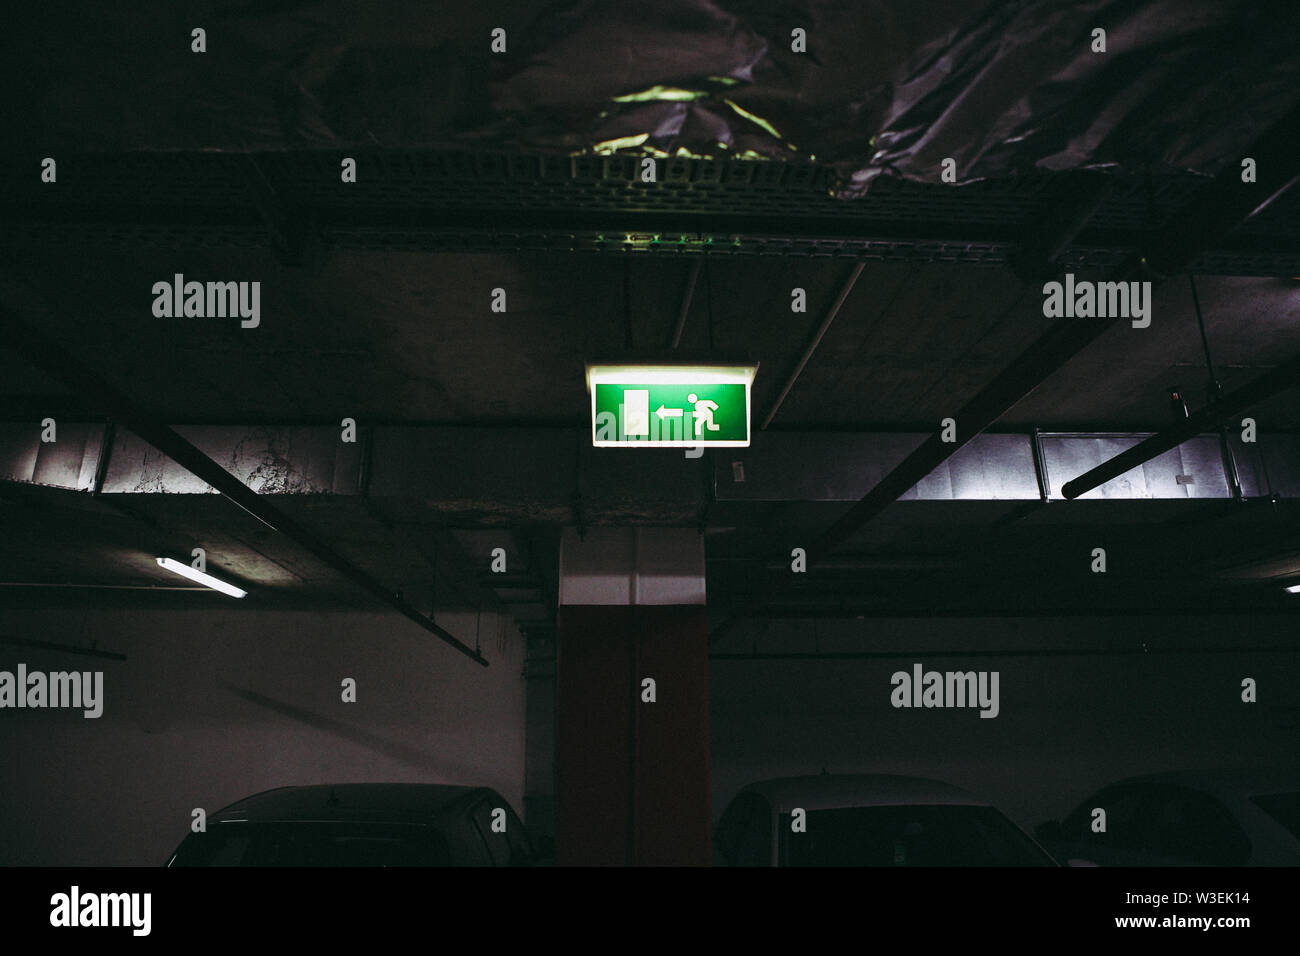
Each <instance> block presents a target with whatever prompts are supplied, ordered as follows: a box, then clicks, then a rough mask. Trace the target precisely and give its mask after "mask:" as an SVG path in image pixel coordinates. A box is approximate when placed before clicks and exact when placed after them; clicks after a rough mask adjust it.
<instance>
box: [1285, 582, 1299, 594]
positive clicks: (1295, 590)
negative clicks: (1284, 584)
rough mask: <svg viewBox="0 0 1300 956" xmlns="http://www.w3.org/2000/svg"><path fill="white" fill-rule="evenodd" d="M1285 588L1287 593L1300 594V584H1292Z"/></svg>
mask: <svg viewBox="0 0 1300 956" xmlns="http://www.w3.org/2000/svg"><path fill="white" fill-rule="evenodd" d="M1286 590H1287V593H1288V594H1300V584H1293V585H1291V586H1290V587H1289V588H1287V589H1286Z"/></svg>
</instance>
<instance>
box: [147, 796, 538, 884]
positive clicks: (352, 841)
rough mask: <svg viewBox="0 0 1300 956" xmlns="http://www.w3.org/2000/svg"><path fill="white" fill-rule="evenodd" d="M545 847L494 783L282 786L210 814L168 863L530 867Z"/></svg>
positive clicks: (207, 864)
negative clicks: (489, 785) (538, 843)
mask: <svg viewBox="0 0 1300 956" xmlns="http://www.w3.org/2000/svg"><path fill="white" fill-rule="evenodd" d="M540 862H543V858H542V854H541V853H539V850H538V847H537V846H536V845H535V843H534V841H533V840H532V839H531V838H530V836H529V834H528V831H527V829H526V828H525V827H524V824H523V823H522V822H521V821H520V819H519V817H518V816H516V814H515V811H514V810H513V809H512V808H511V806H510V804H509V803H507V802H506V801H505V799H504V798H502V797H501V795H500V794H498V793H497V792H496V791H495V790H490V789H488V788H486V787H455V786H444V785H441V784H414V783H373V784H372V783H349V784H338V785H334V786H310V787H280V788H278V789H275V790H267V791H264V792H262V793H258V794H255V795H254V796H251V797H246V798H244V799H243V800H240V801H238V802H237V803H232V804H231V805H230V806H228V807H226V808H224V809H222V810H219V811H217V812H216V813H214V814H212V815H211V816H210V817H208V820H207V825H206V831H205V832H202V833H191V834H190V835H189V836H187V837H186V838H185V840H184V841H183V842H182V843H181V845H180V846H179V847H177V848H176V852H175V853H173V854H172V857H171V859H170V860H169V861H168V862H167V865H168V866H530V865H534V864H537V863H540Z"/></svg>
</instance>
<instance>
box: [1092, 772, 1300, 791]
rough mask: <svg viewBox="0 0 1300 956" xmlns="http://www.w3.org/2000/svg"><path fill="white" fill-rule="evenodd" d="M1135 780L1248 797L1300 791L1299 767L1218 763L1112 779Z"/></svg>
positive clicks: (1124, 782) (1121, 783)
mask: <svg viewBox="0 0 1300 956" xmlns="http://www.w3.org/2000/svg"><path fill="white" fill-rule="evenodd" d="M1136 784H1169V785H1173V786H1181V787H1188V788H1190V789H1192V790H1203V791H1205V792H1206V793H1212V794H1215V795H1217V796H1220V797H1248V796H1254V795H1257V794H1265V793H1279V792H1283V791H1300V770H1286V769H1282V768H1265V769H1260V768H1255V767H1249V768H1248V767H1242V768H1231V767H1215V768H1210V769H1205V770H1170V771H1166V772H1163V773H1149V774H1143V775H1142V776H1138V777H1125V778H1124V779H1123V780H1116V781H1115V782H1114V783H1109V784H1107V785H1106V786H1105V787H1103V788H1102V789H1103V790H1109V789H1111V788H1112V787H1119V786H1132V785H1136Z"/></svg>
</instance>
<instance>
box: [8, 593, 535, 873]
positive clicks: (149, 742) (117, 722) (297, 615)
mask: <svg viewBox="0 0 1300 956" xmlns="http://www.w3.org/2000/svg"><path fill="white" fill-rule="evenodd" d="M437 620H438V623H439V624H440V625H442V626H443V627H445V628H447V629H448V630H449V631H451V632H452V633H453V634H456V635H457V636H458V637H460V638H461V639H462V640H463V641H465V642H466V643H469V644H470V645H473V643H474V633H475V623H476V621H475V615H474V614H473V613H469V614H445V615H439V616H438V617H437ZM480 634H481V642H482V649H483V654H484V656H485V657H486V658H487V659H488V660H489V662H490V664H491V666H489V667H487V668H484V667H481V666H479V665H478V664H476V663H474V662H473V661H471V660H469V659H468V658H467V657H465V656H463V655H461V654H460V653H458V652H456V651H454V650H453V649H452V648H450V647H448V646H447V645H446V644H443V643H442V642H441V641H439V640H438V639H436V638H435V637H433V635H431V634H428V633H426V632H425V631H423V630H421V629H420V628H419V627H417V626H416V625H415V624H413V623H411V622H409V621H407V620H405V619H404V618H402V617H400V616H398V615H395V614H387V613H340V612H331V613H317V612H288V611H284V612H279V611H277V612H260V611H230V612H219V613H211V612H203V613H197V612H183V611H147V612H146V611H119V610H94V611H89V612H87V611H81V610H77V611H26V610H24V611H3V610H0V636H6V637H14V638H25V639H34V640H45V641H54V642H58V643H67V644H77V645H79V646H86V645H87V644H89V642H91V641H95V642H97V643H98V646H99V647H100V648H101V649H104V650H111V651H117V652H119V653H123V654H126V655H127V658H128V659H127V660H126V661H121V662H119V661H112V660H103V659H98V658H93V657H86V656H74V655H70V654H66V653H62V652H58V651H48V650H38V649H35V648H26V647H19V646H16V645H12V644H4V643H0V670H10V671H12V670H14V669H15V667H16V665H17V663H18V662H19V661H22V662H24V663H26V664H27V666H28V669H29V670H44V671H54V670H59V671H62V670H102V671H103V672H104V697H105V704H104V713H103V716H102V717H100V718H98V719H85V718H83V717H82V716H81V714H80V712H74V713H69V712H64V711H55V710H11V709H7V708H6V709H4V710H0V768H2V769H0V819H3V820H4V826H3V828H2V832H3V836H2V837H0V864H3V865H41V866H100V865H108V866H112V865H144V866H148V865H154V864H162V863H164V862H165V861H166V859H167V857H168V856H169V855H170V853H171V851H172V850H173V849H174V848H175V846H176V845H177V844H178V843H179V842H180V840H181V839H182V838H183V837H184V836H185V834H186V833H187V831H188V827H189V821H190V813H191V810H192V809H193V808H195V807H204V808H206V809H207V810H208V811H212V810H216V809H219V808H220V807H222V806H225V805H226V804H229V803H231V802H233V801H235V800H238V799H240V798H241V797H244V796H248V795H249V794H252V793H256V792H258V791H260V790H265V789H267V788H270V787H278V786H284V785H288V784H311V783H345V782H366V781H371V782H387V781H393V782H422V783H454V784H472V785H483V786H490V787H493V788H495V789H496V790H498V791H499V792H500V793H501V794H502V795H503V796H504V797H505V798H506V799H507V800H509V801H510V803H511V805H512V806H514V807H515V808H516V809H517V810H519V811H521V812H522V809H523V779H524V689H525V687H524V680H523V679H522V677H521V667H522V664H523V639H522V637H521V636H520V635H519V634H518V632H517V631H516V630H515V628H514V626H513V624H512V623H511V622H510V621H509V619H508V618H505V619H503V618H500V617H498V616H496V615H489V614H486V613H485V614H484V615H483V619H482V624H481V628H480ZM345 677H352V678H355V679H356V681H357V702H356V703H352V704H348V703H343V702H342V701H341V699H340V691H341V689H340V682H341V681H342V680H343V678H345Z"/></svg>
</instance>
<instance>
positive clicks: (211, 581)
mask: <svg viewBox="0 0 1300 956" xmlns="http://www.w3.org/2000/svg"><path fill="white" fill-rule="evenodd" d="M154 560H155V561H157V562H158V567H160V568H166V569H167V570H168V571H171V572H172V573H173V574H179V575H180V576H181V577H183V578H189V579H190V580H191V581H197V582H198V583H199V584H202V585H204V586H205V587H210V588H212V589H213V590H214V591H220V592H221V593H222V594H229V595H230V596H231V597H237V598H241V597H243V596H244V595H245V594H247V593H248V592H247V591H243V590H241V589H239V588H237V587H235V586H234V585H233V584H227V583H226V582H225V581H221V580H218V579H217V578H214V577H213V576H212V575H210V574H208V573H207V572H205V571H199V570H198V569H197V568H192V567H190V566H189V565H188V564H182V563H181V562H180V561H176V560H174V559H173V558H155V559H154Z"/></svg>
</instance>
